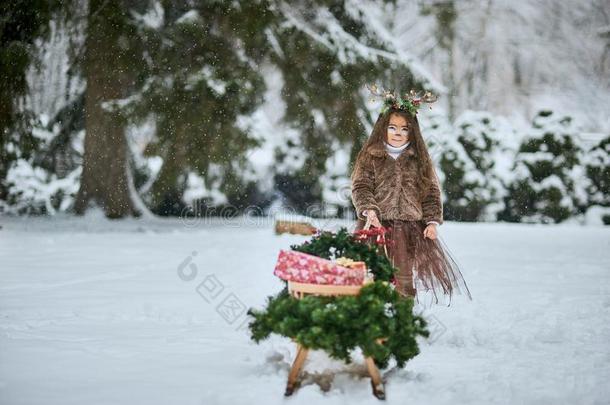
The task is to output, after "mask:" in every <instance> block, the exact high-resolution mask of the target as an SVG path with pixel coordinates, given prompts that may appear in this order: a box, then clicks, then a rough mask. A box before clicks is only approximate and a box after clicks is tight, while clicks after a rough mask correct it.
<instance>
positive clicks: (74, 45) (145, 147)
mask: <svg viewBox="0 0 610 405" xmlns="http://www.w3.org/2000/svg"><path fill="white" fill-rule="evenodd" d="M0 9H1V13H2V20H1V21H2V23H1V27H0V30H1V33H2V34H1V35H2V36H1V38H0V39H1V45H0V46H1V52H0V66H1V67H2V68H1V72H0V105H1V106H2V108H1V109H0V125H1V126H2V128H1V134H2V138H1V141H0V153H1V154H2V159H1V163H0V177H1V179H2V182H1V185H0V212H3V213H5V214H14V215H24V214H27V215H56V214H58V213H65V214H66V215H73V214H75V215H79V214H83V213H85V212H86V211H87V210H88V209H89V208H91V207H92V206H97V207H100V208H101V209H103V211H104V213H105V215H106V216H107V217H108V218H124V217H139V216H142V215H144V216H193V215H206V216H207V215H213V216H218V215H220V216H232V215H239V214H244V213H248V214H254V215H268V214H269V213H270V212H272V211H273V210H276V209H289V210H292V211H293V212H295V213H299V214H304V215H307V216H313V217H321V216H324V217H337V218H353V217H354V213H353V205H352V202H351V197H350V187H349V174H350V172H351V170H352V167H353V161H354V158H355V156H356V154H357V153H358V151H359V149H360V148H361V146H362V144H363V142H364V141H365V140H366V138H367V137H368V136H369V135H370V131H371V126H372V124H373V123H374V121H375V119H376V117H377V114H378V111H379V106H378V105H376V104H375V103H373V102H371V100H370V98H369V95H368V94H367V91H366V88H365V85H366V84H368V83H378V84H381V85H383V86H385V87H390V88H397V89H418V90H420V89H421V90H429V91H432V92H434V93H435V94H438V95H439V102H438V103H436V104H435V105H433V106H432V108H431V109H426V110H425V111H422V112H421V114H420V115H421V117H420V122H421V125H422V134H423V136H424V137H425V138H426V141H427V143H428V148H429V150H430V151H431V156H432V157H433V160H434V163H435V164H436V165H437V170H438V174H439V177H440V179H441V182H442V188H443V201H444V203H445V206H444V215H445V218H446V219H447V220H452V221H508V222H530V223H559V222H564V221H576V222H578V223H599V224H601V223H605V224H608V223H610V211H609V209H610V208H609V207H610V193H609V184H610V169H609V163H610V154H609V152H610V108H609V106H610V80H608V78H609V77H610V6H609V5H608V2H607V1H604V0H592V1H584V2H580V1H560V0H544V1H534V0H522V1H515V2H503V1H493V0H488V1H483V0H481V1H470V0H467V1H432V0H430V1H426V0H423V1H407V0H397V1H377V0H366V1H350V0H346V1H313V0H311V1H310V0H308V1H299V2H284V1H275V0H269V1H231V2H224V1H212V2H211V1H196V0H184V1H155V0H134V1H127V0H91V1H89V2H85V1H78V0H76V1H69V0H64V1H60V0H50V1H34V2H28V1H6V2H3V4H2V5H1V6H0Z"/></svg>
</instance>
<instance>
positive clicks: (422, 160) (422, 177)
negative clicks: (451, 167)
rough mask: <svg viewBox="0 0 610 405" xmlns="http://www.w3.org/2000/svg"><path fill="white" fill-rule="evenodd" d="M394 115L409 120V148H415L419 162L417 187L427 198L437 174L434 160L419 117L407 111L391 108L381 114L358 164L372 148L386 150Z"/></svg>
mask: <svg viewBox="0 0 610 405" xmlns="http://www.w3.org/2000/svg"><path fill="white" fill-rule="evenodd" d="M392 114H396V115H400V116H401V117H404V118H405V119H406V120H407V125H408V126H409V142H410V144H409V148H414V150H415V159H416V161H417V172H418V179H419V181H418V182H417V185H418V189H419V193H420V195H421V196H425V195H426V193H427V191H428V190H429V188H430V185H431V184H432V179H433V177H434V175H435V174H434V169H433V166H432V159H431V158H430V154H429V153H428V148H427V147H426V142H425V141H424V138H423V137H422V134H421V131H420V129H419V121H418V120H417V115H412V114H411V113H409V112H407V111H404V110H399V109H394V108H389V109H388V110H387V111H386V112H384V113H381V114H379V117H377V122H375V125H374V126H373V130H372V131H371V136H370V137H369V138H368V140H367V141H366V142H365V144H364V146H362V149H361V150H360V152H359V153H358V157H357V158H356V162H358V161H359V160H360V159H362V158H364V157H365V154H366V153H367V152H368V151H369V149H370V148H376V149H378V150H383V151H384V150H385V146H384V142H386V141H387V133H388V125H389V123H390V116H391V115H392Z"/></svg>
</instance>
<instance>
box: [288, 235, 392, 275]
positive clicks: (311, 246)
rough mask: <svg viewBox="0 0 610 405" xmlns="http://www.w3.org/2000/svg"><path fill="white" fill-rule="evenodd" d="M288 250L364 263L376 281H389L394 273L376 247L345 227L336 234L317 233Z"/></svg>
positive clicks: (387, 260)
mask: <svg viewBox="0 0 610 405" xmlns="http://www.w3.org/2000/svg"><path fill="white" fill-rule="evenodd" d="M290 248H291V249H292V250H296V251H298V252H303V253H308V254H310V255H314V256H318V257H322V258H324V259H329V260H330V259H336V258H338V257H342V256H343V257H348V258H350V259H352V260H356V261H362V262H365V263H366V267H367V268H369V269H371V271H372V273H373V276H374V278H375V280H376V281H391V280H392V278H393V276H394V273H395V272H396V268H395V267H394V266H392V263H390V260H389V259H388V258H387V256H385V255H383V254H380V253H379V247H378V246H375V245H370V244H367V243H363V242H362V241H361V240H358V239H357V238H356V236H354V235H353V234H352V233H350V232H349V231H348V230H347V228H345V227H343V228H341V229H339V231H338V232H337V233H333V232H330V231H322V232H319V233H317V234H316V235H315V236H314V237H313V238H312V239H311V241H307V242H304V243H303V244H301V245H291V246H290Z"/></svg>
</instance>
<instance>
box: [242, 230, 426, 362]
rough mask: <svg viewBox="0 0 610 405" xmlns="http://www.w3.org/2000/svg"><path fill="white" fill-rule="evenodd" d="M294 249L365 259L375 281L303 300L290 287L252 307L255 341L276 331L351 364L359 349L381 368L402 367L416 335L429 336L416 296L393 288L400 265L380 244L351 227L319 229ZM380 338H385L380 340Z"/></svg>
mask: <svg viewBox="0 0 610 405" xmlns="http://www.w3.org/2000/svg"><path fill="white" fill-rule="evenodd" d="M290 247H291V249H293V250H295V251H299V252H303V253H308V254H312V255H314V256H318V257H321V258H325V259H335V258H338V257H347V258H349V259H352V260H356V261H364V262H365V263H366V265H367V268H369V269H371V271H372V273H373V275H374V282H372V283H370V284H367V285H365V286H364V287H362V289H361V290H360V294H358V295H354V296H338V297H332V296H331V297H329V296H314V295H308V296H305V297H303V298H301V299H297V298H295V297H293V296H291V295H290V293H289V292H288V288H287V286H286V287H285V288H284V289H283V290H282V291H280V292H279V293H278V294H277V295H275V296H268V297H267V305H266V308H265V309H263V310H256V309H254V308H250V309H249V310H248V314H249V315H250V316H252V317H253V318H254V320H253V321H252V322H250V323H249V325H248V327H249V328H250V331H251V338H252V340H254V341H255V342H256V343H259V342H260V341H262V340H265V339H267V338H268V337H269V336H270V335H271V334H272V333H277V334H279V335H281V336H285V337H288V338H291V339H294V340H296V341H297V342H298V343H299V344H301V345H303V346H305V347H308V348H310V349H321V350H324V351H326V352H327V353H328V354H329V356H330V357H332V358H335V359H339V360H344V361H346V362H347V363H351V361H352V358H351V355H350V352H351V351H352V350H354V349H356V348H357V347H359V348H361V350H362V352H363V354H364V355H365V356H371V357H372V358H373V360H374V361H375V363H376V364H377V366H378V367H381V368H385V367H387V366H388V364H389V361H390V359H391V358H394V359H395V361H396V365H397V366H398V367H399V368H402V367H404V366H405V364H406V362H407V361H409V360H410V359H412V358H413V357H415V356H417V355H418V354H419V347H418V344H417V340H416V338H417V336H424V337H429V332H428V330H427V328H426V326H427V323H426V321H425V320H424V319H423V318H422V317H420V316H418V315H415V314H414V313H413V304H414V301H413V299H412V298H411V297H407V298H404V297H401V296H400V295H399V294H398V292H396V291H395V289H394V288H393V286H392V284H391V283H390V280H392V279H393V275H394V273H395V272H396V269H395V268H394V267H393V266H392V264H391V262H390V261H389V260H388V258H387V257H386V256H385V255H383V254H382V253H380V252H379V250H378V247H376V246H372V245H370V244H368V243H366V241H365V240H363V239H362V238H359V237H358V235H354V234H352V233H350V232H348V230H347V229H346V228H341V229H340V230H339V231H338V232H337V233H332V232H330V231H324V232H318V233H317V234H315V235H314V236H313V238H312V239H311V240H310V241H306V242H304V243H302V244H300V245H292V246H290ZM286 284H287V283H286ZM381 338H384V339H385V340H383V341H382V342H381V343H380V342H379V341H378V339H381Z"/></svg>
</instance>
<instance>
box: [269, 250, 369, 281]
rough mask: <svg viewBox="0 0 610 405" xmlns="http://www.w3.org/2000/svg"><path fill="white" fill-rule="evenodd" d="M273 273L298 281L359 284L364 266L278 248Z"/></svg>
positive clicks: (282, 277)
mask: <svg viewBox="0 0 610 405" xmlns="http://www.w3.org/2000/svg"><path fill="white" fill-rule="evenodd" d="M355 263H358V262H355ZM360 263H362V262H360ZM273 274H275V275H276V276H278V277H279V278H281V279H282V280H286V281H295V282H298V283H311V284H331V285H360V284H362V283H363V282H364V278H365V275H366V266H364V267H363V266H362V265H361V264H357V265H356V267H355V268H350V267H346V266H342V265H340V264H339V263H336V262H332V261H330V260H326V259H323V258H321V257H317V256H313V255H310V254H307V253H303V252H296V251H292V250H280V253H279V256H278V259H277V263H276V265H275V270H274V271H273Z"/></svg>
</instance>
